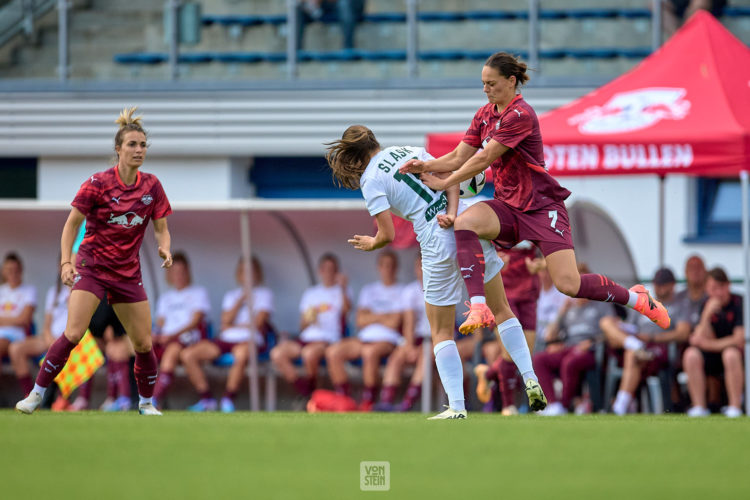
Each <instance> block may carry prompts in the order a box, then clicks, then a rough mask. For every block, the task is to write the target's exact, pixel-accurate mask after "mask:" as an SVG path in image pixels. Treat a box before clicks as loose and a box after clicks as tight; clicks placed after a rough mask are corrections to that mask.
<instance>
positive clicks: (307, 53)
mask: <svg viewBox="0 0 750 500" xmlns="http://www.w3.org/2000/svg"><path fill="white" fill-rule="evenodd" d="M297 58H298V59H299V60H300V61H318V62H332V61H356V60H358V59H360V58H361V57H360V55H359V53H357V51H355V50H354V49H343V50H326V51H318V50H301V51H299V53H298V55H297Z"/></svg>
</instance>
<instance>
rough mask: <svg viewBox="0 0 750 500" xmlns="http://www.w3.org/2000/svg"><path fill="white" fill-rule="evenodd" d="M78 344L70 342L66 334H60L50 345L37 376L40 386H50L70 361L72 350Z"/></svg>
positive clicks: (37, 382)
mask: <svg viewBox="0 0 750 500" xmlns="http://www.w3.org/2000/svg"><path fill="white" fill-rule="evenodd" d="M75 346H76V344H73V343H72V342H70V341H69V340H68V339H67V337H65V335H60V336H59V337H58V338H57V340H55V342H54V343H53V344H52V345H51V346H50V348H49V350H48V351H47V355H46V356H45V357H44V362H43V363H42V368H41V370H39V374H38V375H37V376H36V384H37V385H38V386H40V387H49V385H50V384H51V383H52V381H53V380H55V377H57V374H58V373H60V371H62V369H63V367H64V366H65V363H66V362H67V361H68V356H70V351H72V350H73V349H74V348H75Z"/></svg>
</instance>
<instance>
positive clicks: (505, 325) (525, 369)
mask: <svg viewBox="0 0 750 500" xmlns="http://www.w3.org/2000/svg"><path fill="white" fill-rule="evenodd" d="M497 330H498V332H500V340H502V342H503V345H504V346H505V350H506V351H508V354H510V357H511V359H512V360H513V362H514V363H515V364H516V367H517V368H518V371H519V372H521V376H522V377H523V383H524V384H525V383H526V381H527V380H529V379H531V380H533V381H535V382H538V381H539V379H537V378H536V374H535V373H534V367H533V366H532V364H531V353H530V352H529V345H528V344H527V343H526V336H525V335H524V334H523V328H521V323H520V322H519V321H518V318H510V319H508V320H505V321H503V322H502V323H500V324H499V325H498V326H497Z"/></svg>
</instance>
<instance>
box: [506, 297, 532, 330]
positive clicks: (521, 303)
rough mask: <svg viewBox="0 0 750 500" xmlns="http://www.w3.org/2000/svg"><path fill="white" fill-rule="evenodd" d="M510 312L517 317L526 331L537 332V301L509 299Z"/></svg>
mask: <svg viewBox="0 0 750 500" xmlns="http://www.w3.org/2000/svg"><path fill="white" fill-rule="evenodd" d="M508 304H510V310H511V311H513V314H515V315H516V318H518V321H519V322H520V323H521V328H523V329H524V330H533V331H536V301H535V300H511V299H508Z"/></svg>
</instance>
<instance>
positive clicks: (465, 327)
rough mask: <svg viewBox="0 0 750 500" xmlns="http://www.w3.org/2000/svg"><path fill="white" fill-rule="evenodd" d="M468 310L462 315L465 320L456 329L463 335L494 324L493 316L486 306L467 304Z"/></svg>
mask: <svg viewBox="0 0 750 500" xmlns="http://www.w3.org/2000/svg"><path fill="white" fill-rule="evenodd" d="M468 305H469V307H470V309H469V310H468V311H466V312H465V313H464V316H467V318H466V320H465V321H464V322H463V323H462V324H461V326H459V327H458V331H459V332H461V333H462V334H463V335H468V334H470V333H472V332H473V331H474V330H476V329H477V328H487V327H488V326H490V325H494V324H495V315H494V314H492V311H490V308H489V307H487V304H481V303H474V304H468Z"/></svg>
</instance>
